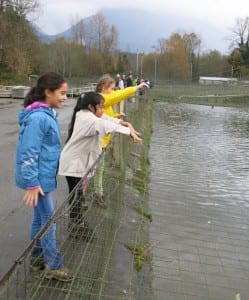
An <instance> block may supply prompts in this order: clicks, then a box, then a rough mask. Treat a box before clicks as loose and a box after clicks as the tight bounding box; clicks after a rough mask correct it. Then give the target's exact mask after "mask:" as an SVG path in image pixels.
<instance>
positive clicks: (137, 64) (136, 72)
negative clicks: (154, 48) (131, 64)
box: [136, 49, 138, 75]
mask: <svg viewBox="0 0 249 300" xmlns="http://www.w3.org/2000/svg"><path fill="white" fill-rule="evenodd" d="M136 75H138V49H137V65H136Z"/></svg>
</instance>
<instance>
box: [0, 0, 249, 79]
mask: <svg viewBox="0 0 249 300" xmlns="http://www.w3.org/2000/svg"><path fill="white" fill-rule="evenodd" d="M39 8H40V4H39V2H38V1H37V0H0V83H1V82H4V79H6V80H7V79H10V78H12V79H13V78H14V79H15V80H18V79H19V78H20V79H21V80H24V79H27V78H29V76H30V75H31V74H38V75H39V74H41V73H43V72H45V71H48V70H53V71H56V72H59V73H61V74H62V75H63V76H64V77H66V78H68V79H69V80H70V79H73V78H82V77H85V78H94V77H96V78H97V77H98V76H100V75H101V74H103V73H111V74H115V73H124V74H127V73H128V72H130V71H132V72H133V74H135V73H138V75H141V76H142V77H144V78H145V79H150V80H152V81H153V80H158V79H162V80H173V81H188V82H190V81H196V80H198V78H199V76H219V77H220V76H222V77H232V76H233V77H234V76H236V77H239V78H248V76H249V68H248V66H249V17H246V18H245V19H240V18H238V19H237V21H236V24H235V26H234V28H233V29H232V36H231V49H230V54H229V55H224V54H222V53H220V52H219V51H218V50H215V49H214V50H209V51H207V52H204V53H203V52H201V42H202V41H201V38H200V37H199V36H198V35H197V34H196V33H194V32H189V33H188V32H182V33H179V32H176V33H172V34H171V35H170V37H168V38H159V39H158V41H157V44H156V45H154V46H153V51H151V53H125V52H122V51H120V49H119V48H118V31H117V29H116V27H115V26H113V25H110V24H108V23H107V21H106V19H105V17H104V15H102V14H101V13H97V14H95V15H94V16H92V17H90V18H87V19H84V20H81V19H80V18H72V20H71V26H72V27H71V28H72V37H71V39H70V40H66V39H64V38H59V39H56V40H53V41H50V42H47V43H42V42H41V41H40V40H39V38H38V34H37V29H36V28H35V26H34V24H33V23H32V22H30V21H29V20H28V16H29V14H30V13H34V12H35V11H37V10H38V9H39Z"/></svg>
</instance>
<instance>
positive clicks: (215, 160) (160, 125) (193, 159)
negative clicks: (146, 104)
mask: <svg viewBox="0 0 249 300" xmlns="http://www.w3.org/2000/svg"><path fill="white" fill-rule="evenodd" d="M150 162H151V171H150V185H149V205H150V208H151V210H152V213H153V222H152V225H151V227H150V237H151V244H152V246H153V255H154V259H153V260H154V261H153V263H154V272H155V278H154V288H155V291H156V293H157V298H156V299H189V298H188V296H189V297H191V296H193V298H191V299H197V298H198V299H202V297H203V299H216V297H215V296H213V297H210V295H211V294H210V293H212V291H213V290H214V286H215V287H216V291H217V287H218V288H219V293H218V296H217V299H230V298H226V297H227V296H226V295H225V293H227V290H228V291H229V289H232V288H233V285H234V286H236V287H237V285H236V280H233V281H231V282H233V284H231V282H230V281H229V280H227V281H226V284H225V283H224V278H230V276H231V278H233V275H232V274H233V272H235V271H236V270H237V273H240V274H242V273H243V272H242V271H245V270H246V272H245V274H246V275H245V278H243V279H248V274H249V243H248V239H247V236H248V229H249V218H248V216H249V109H248V108H244V109H243V108H228V107H211V106H201V105H191V104H170V103H156V104H155V106H154V112H153V133H152V137H151V149H150ZM238 257H240V259H239V258H238ZM207 260H208V263H207ZM226 260H227V261H226ZM241 260H242V262H241ZM231 264H232V265H233V268H234V269H233V270H232V271H231V270H230V271H227V272H225V271H224V270H225V269H226V267H228V266H230V267H231ZM242 265H243V267H242ZM186 266H188V267H186ZM210 266H211V267H212V268H213V269H212V268H211V267H210ZM218 266H220V269H218V270H216V269H215V270H214V268H218ZM210 268H211V269H212V270H210ZM242 269H243V270H242ZM218 274H219V278H221V277H222V278H223V283H219V280H218V279H217V280H216V281H215V280H214V279H213V284H214V285H212V284H211V283H210V280H211V278H213V277H214V276H215V275H216V276H218ZM201 278H203V281H202V280H201ZM217 278H218V277H217ZM241 281H242V279H240V280H239V281H238V285H240V289H242V290H243V288H244V289H245V290H246V289H247V287H246V285H245V286H244V287H243V288H242V287H241V286H242V284H241ZM190 283H191V284H195V285H196V286H197V287H198V289H196V288H194V289H192V292H190V291H189V289H188V287H186V285H187V286H188V284H190ZM199 287H201V289H200V288H199ZM200 290H201V291H200ZM247 292H248V291H247ZM160 293H162V296H161V297H160ZM165 293H168V294H167V296H168V297H169V298H165V296H166V294H165ZM237 293H238V292H237ZM237 293H236V291H235V290H232V291H231V294H229V295H231V299H235V297H236V295H237ZM247 296H248V293H247ZM179 297H180V298H179ZM184 297H185V298H184ZM194 297H196V298H194Z"/></svg>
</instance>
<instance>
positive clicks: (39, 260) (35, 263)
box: [30, 256, 46, 271]
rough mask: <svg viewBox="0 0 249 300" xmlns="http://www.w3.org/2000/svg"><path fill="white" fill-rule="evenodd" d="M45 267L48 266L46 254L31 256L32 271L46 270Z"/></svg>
mask: <svg viewBox="0 0 249 300" xmlns="http://www.w3.org/2000/svg"><path fill="white" fill-rule="evenodd" d="M45 267H46V261H45V257H44V256H37V257H35V256H31V257H30V268H31V270H32V271H40V270H44V269H45Z"/></svg>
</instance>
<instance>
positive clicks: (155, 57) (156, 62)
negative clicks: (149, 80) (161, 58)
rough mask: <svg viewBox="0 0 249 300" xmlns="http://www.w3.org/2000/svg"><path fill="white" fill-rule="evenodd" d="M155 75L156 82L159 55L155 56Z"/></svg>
mask: <svg viewBox="0 0 249 300" xmlns="http://www.w3.org/2000/svg"><path fill="white" fill-rule="evenodd" d="M154 75H155V77H154V84H155V83H156V79H157V78H156V77H157V57H156V56H155V74H154Z"/></svg>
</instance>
